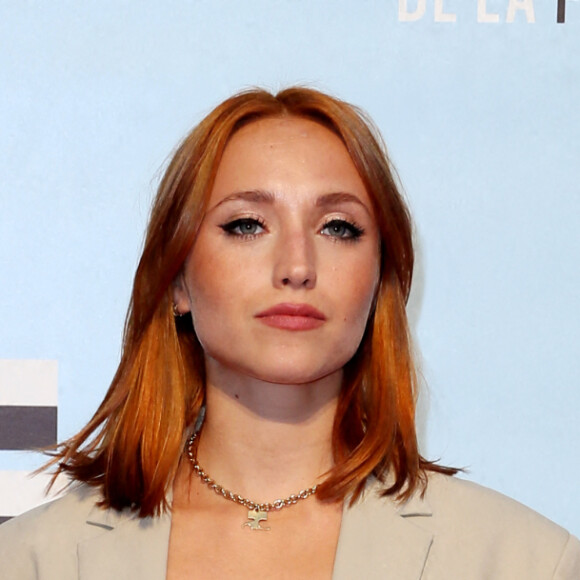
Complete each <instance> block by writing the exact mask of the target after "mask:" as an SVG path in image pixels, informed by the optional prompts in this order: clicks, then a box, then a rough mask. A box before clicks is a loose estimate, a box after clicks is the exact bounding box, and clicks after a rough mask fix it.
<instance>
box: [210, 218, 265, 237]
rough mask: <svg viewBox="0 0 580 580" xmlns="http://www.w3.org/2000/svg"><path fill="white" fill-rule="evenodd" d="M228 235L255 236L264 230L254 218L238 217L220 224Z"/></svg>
mask: <svg viewBox="0 0 580 580" xmlns="http://www.w3.org/2000/svg"><path fill="white" fill-rule="evenodd" d="M220 227H221V228H222V230H224V232H226V234H229V235H230V236H240V237H246V236H250V237H251V236H256V235H258V234H261V233H262V232H263V231H264V226H263V224H261V223H260V222H259V221H258V220H257V219H254V218H240V219H237V220H234V221H232V222H228V223H227V224H224V225H222V226H220Z"/></svg>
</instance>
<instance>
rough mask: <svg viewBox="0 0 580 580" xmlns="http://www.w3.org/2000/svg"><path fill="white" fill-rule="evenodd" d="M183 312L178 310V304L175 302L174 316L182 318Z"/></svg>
mask: <svg viewBox="0 0 580 580" xmlns="http://www.w3.org/2000/svg"><path fill="white" fill-rule="evenodd" d="M183 314H184V313H183V312H179V310H177V304H175V303H173V316H175V318H181V317H182V316H183Z"/></svg>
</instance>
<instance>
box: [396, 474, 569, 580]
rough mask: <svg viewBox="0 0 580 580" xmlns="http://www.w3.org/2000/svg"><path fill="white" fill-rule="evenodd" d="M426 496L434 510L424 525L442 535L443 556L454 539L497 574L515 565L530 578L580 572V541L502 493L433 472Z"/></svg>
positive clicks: (470, 556) (553, 576)
mask: <svg viewBox="0 0 580 580" xmlns="http://www.w3.org/2000/svg"><path fill="white" fill-rule="evenodd" d="M424 501H425V502H426V503H427V504H428V505H429V506H430V507H431V510H432V516H431V517H430V518H429V519H430V522H429V523H428V524H424V525H427V526H428V527H430V528H431V529H432V530H433V532H434V534H435V536H436V538H437V537H438V538H439V544H440V550H437V551H436V553H437V552H438V551H440V552H441V558H442V559H445V558H448V557H450V552H451V550H454V548H453V547H452V544H453V543H456V546H457V545H459V546H462V549H463V550H465V555H464V559H469V560H471V561H472V563H473V562H477V564H478V565H480V566H484V567H486V568H487V569H488V570H491V571H492V572H493V573H494V574H497V577H504V576H506V577H509V575H508V574H506V571H507V570H512V573H513V572H515V571H518V574H520V575H521V576H522V577H524V576H525V577H526V578H536V577H537V578H562V579H564V578H566V579H572V578H574V579H576V578H580V542H579V541H578V540H577V539H576V538H575V537H574V536H572V535H571V534H570V533H569V532H568V531H566V530H565V529H564V528H562V527H560V526H558V525H557V524H555V523H554V522H552V521H550V520H549V519H547V518H545V517H544V516H542V515H540V514H539V513H537V512H535V511H534V510H532V509H530V508H528V507H526V506H524V505H522V504H521V503H519V502H517V501H515V500H513V499H511V498H509V497H506V496H505V495H503V494H501V493H498V492H496V491H494V490H491V489H488V488H486V487H483V486H481V485H478V484H476V483H472V482H470V481H466V480H463V479H460V478H457V477H449V476H443V475H439V474H434V475H431V476H430V477H429V483H428V486H427V490H426V493H425V496H424ZM403 509H404V508H403ZM436 541H437V540H435V541H434V547H435V546H436V544H435V542H436ZM455 550H456V548H455ZM501 574H503V575H504V576H501ZM493 577H495V576H493Z"/></svg>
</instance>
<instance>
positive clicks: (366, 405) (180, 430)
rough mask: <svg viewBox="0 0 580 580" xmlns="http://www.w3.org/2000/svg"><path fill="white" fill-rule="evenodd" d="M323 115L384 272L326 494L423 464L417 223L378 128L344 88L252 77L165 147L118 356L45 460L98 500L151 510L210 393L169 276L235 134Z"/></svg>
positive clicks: (401, 478) (394, 482) (340, 413)
mask: <svg viewBox="0 0 580 580" xmlns="http://www.w3.org/2000/svg"><path fill="white" fill-rule="evenodd" d="M279 116H295V117H300V118H306V119H310V120H313V121H315V122H318V123H321V124H322V125H324V126H325V127H327V128H328V129H329V130H331V131H333V132H334V133H335V134H336V135H338V136H339V137H340V138H341V139H342V141H343V143H344V144H345V146H346V148H347V150H348V152H349V154H350V157H351V159H352V161H353V163H354V165H355V166H356V168H357V170H358V172H359V174H360V176H361V178H362V180H363V182H364V184H365V186H366V188H367V191H368V194H369V196H370V198H371V200H372V202H373V205H374V210H375V215H376V219H377V222H378V225H379V229H380V233H381V279H380V286H379V290H378V294H377V298H376V304H375V307H374V309H373V312H372V313H371V316H370V318H369V321H368V324H367V329H366V332H365V335H364V337H363V340H362V342H361V345H360V347H359V349H358V351H357V353H356V354H355V356H354V357H353V359H352V360H351V361H350V362H349V363H348V364H347V366H346V368H345V379H344V385H343V388H342V390H341V393H340V396H339V401H338V407H337V412H336V416H335V420H334V428H333V452H334V460H335V465H334V467H333V469H332V470H331V471H330V472H329V474H328V477H327V479H326V480H325V482H324V483H323V484H322V485H320V486H319V488H318V491H317V496H318V497H319V498H320V499H323V500H324V499H326V500H339V499H343V498H344V497H345V496H346V495H347V494H352V498H353V500H354V499H356V497H358V495H359V494H360V493H361V491H362V489H363V487H364V484H365V482H366V480H367V478H368V477H369V476H375V477H377V478H378V479H380V480H383V481H386V476H387V474H389V483H390V487H388V488H386V489H385V493H386V494H394V495H396V496H397V497H399V498H406V497H408V496H409V495H410V494H411V493H412V492H413V491H414V490H415V489H416V488H417V487H418V486H424V484H426V474H425V472H426V470H434V471H442V472H444V473H453V471H454V470H452V469H448V468H445V467H441V466H438V465H435V464H434V463H432V462H429V461H426V460H425V459H423V458H422V457H421V456H420V454H419V452H418V448H417V437H416V432H415V399H416V376H415V369H414V365H413V358H412V353H411V345H410V339H409V330H408V327H407V318H406V313H405V305H406V301H407V298H408V296H409V291H410V288H411V279H412V273H413V245H412V239H411V238H412V224H411V219H410V216H409V211H408V209H407V206H406V204H405V202H404V200H403V198H402V196H401V194H400V192H399V189H398V187H397V182H396V180H395V178H394V171H393V169H392V167H391V164H390V161H389V159H388V157H387V154H386V151H385V148H384V146H383V144H382V141H381V138H380V136H379V134H378V132H377V131H376V130H375V129H374V128H373V125H372V123H371V122H370V120H368V119H367V118H366V117H365V115H364V114H363V113H362V112H361V111H359V110H358V109H356V108H355V107H353V106H352V105H349V104H347V103H345V102H343V101H340V100H338V99H336V98H333V97H330V96H328V95H326V94H323V93H321V92H318V91H315V90H312V89H306V88H299V87H297V88H289V89H286V90H283V91H281V92H279V93H278V94H276V95H272V94H270V93H268V92H266V91H264V90H250V91H246V92H242V93H240V94H238V95H235V96H233V97H231V98H229V99H227V100H226V101H224V102H223V103H221V104H220V105H219V106H218V107H216V108H215V109H214V110H213V111H212V112H211V113H210V114H209V115H208V116H207V117H206V118H205V119H203V120H202V121H201V123H200V124H199V125H198V126H197V127H195V128H194V129H193V131H192V132H191V133H190V134H189V135H188V136H187V137H186V138H185V140H184V141H183V143H182V144H181V145H180V146H179V148H178V149H177V151H176V152H175V154H174V156H173V158H172V159H171V161H170V163H169V166H168V168H167V170H166V171H165V174H164V176H163V178H162V181H161V184H160V186H159V191H158V194H157V197H156V199H155V202H154V205H153V208H152V213H151V218H150V222H149V226H148V229H147V235H146V239H145V245H144V249H143V254H142V256H141V260H140V262H139V266H138V268H137V272H136V275H135V280H134V285H133V293H132V297H131V303H130V306H129V311H128V314H127V319H126V323H125V333H124V338H123V349H122V357H121V362H120V364H119V368H118V370H117V372H116V374H115V377H114V378H113V381H112V384H111V386H110V388H109V390H108V392H107V394H106V396H105V398H104V400H103V402H102V403H101V405H100V407H99V408H98V410H97V412H96V413H95V415H94V416H93V418H92V419H91V420H90V421H89V423H88V424H87V425H86V426H85V427H84V428H83V429H82V430H81V431H80V432H79V433H78V434H77V435H75V436H74V437H72V438H71V439H69V440H67V441H65V442H63V443H61V444H60V445H59V446H57V448H56V450H55V451H54V452H53V459H52V460H51V461H50V463H49V465H54V464H58V467H57V473H61V472H62V473H66V474H68V475H69V476H70V477H72V478H73V479H75V480H79V481H83V482H86V483H87V484H90V485H93V486H96V487H99V488H100V489H101V492H102V496H103V502H102V503H103V505H105V506H108V507H113V508H116V509H122V508H124V507H131V508H132V509H134V510H136V511H138V513H139V515H140V516H142V517H144V516H149V515H154V514H157V513H159V512H160V511H161V510H163V509H165V508H166V507H167V502H166V497H167V491H168V489H169V488H170V487H171V485H172V482H173V479H174V477H175V474H176V471H177V468H178V465H179V461H180V458H181V457H182V454H183V448H184V442H185V438H186V436H187V433H188V431H189V430H190V429H191V426H192V425H193V423H194V421H195V419H196V417H197V415H198V413H199V411H200V408H201V407H202V405H203V401H204V380H205V377H204V358H203V351H202V348H201V345H200V344H199V342H198V340H197V337H196V335H195V331H194V328H193V326H192V323H191V318H190V317H184V318H180V319H174V316H173V312H172V283H173V280H174V279H175V277H176V276H177V275H178V274H179V272H180V271H181V268H182V267H183V264H184V261H185V259H186V257H187V255H188V254H189V251H190V249H191V247H192V245H193V243H194V241H195V238H196V234H197V231H198V229H199V226H200V223H201V221H202V219H203V216H204V214H205V209H206V206H207V202H208V198H209V194H210V192H211V190H212V185H213V181H214V179H215V175H216V171H217V167H218V165H219V163H220V160H221V157H222V154H223V151H224V149H225V147H226V145H227V144H228V141H229V139H230V138H231V137H232V135H233V134H234V133H235V132H236V131H237V130H238V129H239V128H240V127H242V126H243V125H246V124H248V123H251V122H253V121H255V120H258V119H263V118H268V117H279Z"/></svg>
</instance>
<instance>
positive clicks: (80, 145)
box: [0, 0, 580, 535]
mask: <svg viewBox="0 0 580 580" xmlns="http://www.w3.org/2000/svg"><path fill="white" fill-rule="evenodd" d="M421 2H424V5H425V12H424V15H423V16H422V17H421V18H419V19H418V20H415V21H411V22H402V21H400V14H399V2H397V1H395V0H333V1H330V0H328V1H322V0H251V1H248V2H244V3H241V2H239V1H235V0H229V1H226V0H222V1H219V0H212V1H209V0H190V1H182V2H177V1H166V0H164V1H163V2H161V1H155V2H153V1H143V0H140V1H137V0H125V1H123V2H118V1H103V0H99V1H98V2H97V1H92V0H91V1H88V0H84V1H82V2H79V1H72V0H71V1H58V2H42V1H40V0H37V1H27V2H12V1H11V0H0V123H1V126H0V196H1V198H0V203H1V211H0V280H1V282H2V293H1V296H2V298H1V300H0V320H1V323H0V358H8V359H10V358H23V359H46V358H49V359H57V360H58V365H59V413H60V414H59V437H60V438H63V437H67V436H70V435H72V434H73V433H74V432H75V431H76V430H77V429H79V428H80V427H81V426H82V425H83V423H84V422H86V421H87V419H88V418H89V417H90V415H91V414H92V412H93V411H94V409H95V408H96V405H97V404H98V402H99V401H100V399H101V398H102V396H103V394H104V392H105V389H106V388H107V386H108V383H109V382H110V380H111V377H112V375H113V372H114V370H115V366H116V364H117V362H118V358H119V343H120V337H121V329H122V324H123V319H124V314H125V308H126V304H127V300H128V296H129V291H130V286H131V279H132V273H133V270H134V268H135V265H136V261H137V258H138V254H139V248H140V244H141V241H142V231H143V228H144V224H145V222H146V218H147V213H148V208H149V203H150V200H151V197H152V195H153V192H154V190H155V184H156V181H157V178H158V173H159V168H160V167H161V166H162V164H163V162H164V160H165V159H166V156H167V155H168V154H169V152H170V151H171V150H172V149H173V147H174V146H175V144H176V143H177V141H178V140H179V139H180V138H181V137H182V136H183V135H184V134H185V132H186V131H187V130H188V129H189V128H190V127H191V126H192V125H193V124H194V123H195V122H196V121H198V120H199V119H200V118H201V117H202V116H203V115H204V114H205V113H206V112H208V111H209V110H210V108H211V107H213V106H214V105H215V104H216V103H217V102H219V101H220V100H221V99H223V98H225V97H226V96H228V95H229V94H231V93H232V92H234V91H236V90H238V89H240V88H244V87H247V86H249V85H264V86H266V87H269V88H272V89H277V88H279V87H283V86H286V85H288V84H291V83H305V84H309V85H311V86H314V87H317V88H320V89H323V90H327V91H331V92H333V93H335V94H337V95H338V96H340V97H342V98H344V99H346V100H349V101H351V102H354V103H356V104H358V105H360V106H362V107H363V108H365V109H366V110H367V111H368V112H369V113H370V114H371V116H372V117H373V118H374V119H375V121H376V122H377V124H378V125H379V127H380V129H381V130H382V132H383V134H384V137H385V140H386V142H387V144H388V146H389V149H390V152H391V154H392V157H393V159H394V161H395V163H396V165H397V167H398V169H399V172H400V174H401V178H402V181H403V183H404V185H405V188H406V191H407V194H408V198H409V200H410V204H411V206H412V209H413V212H414V215H415V218H416V224H417V242H418V253H419V264H418V271H417V277H416V281H417V285H416V288H415V292H414V294H413V297H412V301H411V306H410V315H411V319H412V322H413V326H414V330H415V334H416V337H417V342H418V347H419V349H420V350H421V352H422V357H421V368H422V374H423V376H424V379H425V382H426V384H427V389H426V394H425V395H424V396H423V398H422V400H421V408H420V429H421V439H422V444H423V450H424V452H425V453H426V454H427V455H428V456H429V457H441V458H442V460H443V461H444V462H445V463H448V464H454V465H459V466H466V467H468V468H469V470H470V472H469V474H468V477H470V478H473V479H475V480H476V481H479V482H480V483H483V484H485V485H489V486H491V487H494V488H496V489H498V490H500V491H503V492H504V493H507V494H509V495H511V496H513V497H515V498H517V499H519V500H520V501H522V502H524V503H527V504H529V505H530V506H532V507H533V508H535V509H537V510H539V511H541V512H542V513H544V514H545V515H547V516H548V517H550V518H552V519H555V520H556V521H557V522H559V523H560V524H562V525H564V526H566V527H568V528H569V529H571V530H572V531H573V532H574V533H575V534H577V535H579V534H580V503H579V502H578V500H577V488H578V481H579V480H580V465H579V464H580V462H579V461H578V447H579V445H580V421H579V420H578V411H579V408H580V391H579V389H578V386H579V384H580V356H579V348H578V345H579V342H580V331H579V328H580V311H579V306H578V303H579V291H578V288H579V287H580V269H579V267H578V262H579V253H580V252H579V249H580V248H579V247H580V234H579V230H580V186H579V183H580V161H579V158H578V154H579V151H580V107H579V103H580V65H579V61H578V55H579V54H580V3H579V2H577V1H574V0H568V2H567V11H566V22H565V23H562V24H557V23H556V8H557V0H536V1H535V2H533V1H529V2H525V3H523V2H521V1H520V2H519V6H520V9H519V10H517V11H516V12H515V13H514V14H515V18H514V22H513V23H508V22H506V18H507V15H508V9H509V5H510V4H512V3H513V4H514V6H515V5H516V4H517V3H516V2H514V0H511V1H510V0H495V1H494V0H487V3H485V2H484V3H483V4H485V5H486V6H485V11H486V13H490V14H497V19H498V20H499V22H497V23H485V22H478V4H479V10H480V18H479V19H480V20H482V18H481V0H480V1H479V2H478V1H477V0H445V2H444V3H443V2H441V0H439V2H436V0H426V1H425V0H419V3H418V2H417V0H409V2H408V3H407V4H408V6H407V9H408V11H409V12H412V11H413V10H414V9H415V8H416V7H418V8H421V6H420V4H421ZM524 4H525V5H527V7H528V10H529V6H530V5H532V7H533V20H534V22H529V20H530V14H529V11H528V12H526V10H524V9H523V8H521V7H522V6H524ZM242 6H243V7H242ZM436 12H437V14H438V16H436ZM442 13H445V14H451V13H454V14H455V15H456V18H455V22H444V21H441V20H452V18H450V17H446V18H443V19H442V18H441V15H442ZM38 464H39V459H38V458H37V457H35V456H29V455H25V454H21V453H16V452H2V453H0V469H29V468H32V467H35V466H37V465H38Z"/></svg>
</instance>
